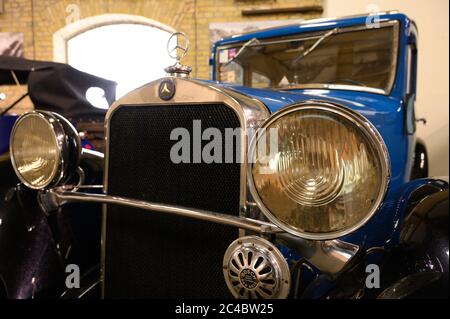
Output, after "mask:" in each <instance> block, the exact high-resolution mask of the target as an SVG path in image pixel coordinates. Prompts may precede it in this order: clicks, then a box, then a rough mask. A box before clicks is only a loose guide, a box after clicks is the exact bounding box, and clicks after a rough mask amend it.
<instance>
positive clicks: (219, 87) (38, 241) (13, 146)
mask: <svg viewBox="0 0 450 319" xmlns="http://www.w3.org/2000/svg"><path fill="white" fill-rule="evenodd" d="M372 18H373V17H367V16H359V17H351V18H343V19H335V20H317V21H312V22H305V23H303V24H300V25H294V26H288V27H280V28H275V29H270V30H264V31H258V32H253V33H249V34H244V35H237V36H233V37H230V38H227V39H224V40H221V41H219V42H217V43H216V44H215V45H214V47H213V55H212V60H211V62H212V69H213V72H212V74H213V80H212V81H211V80H210V81H201V80H195V79H192V78H190V72H191V68H190V67H188V66H185V65H182V64H181V62H180V59H181V58H182V57H183V56H184V54H185V53H186V51H187V48H188V41H186V37H185V36H184V35H183V34H179V33H177V34H174V35H173V37H172V38H171V41H169V44H168V51H169V54H172V55H173V56H174V57H175V58H176V59H177V61H176V63H175V64H174V65H173V66H171V67H168V68H167V69H166V71H167V73H168V74H167V77H165V78H162V79H159V80H157V81H154V82H151V83H149V84H147V85H144V86H142V87H140V88H138V89H136V90H134V91H132V92H130V93H129V94H127V95H125V96H124V97H122V98H121V99H119V100H118V101H116V102H115V103H114V104H113V105H112V106H111V107H110V109H109V111H108V113H107V116H106V118H105V129H106V151H105V154H104V155H102V154H98V153H96V154H93V153H88V154H87V153H83V151H82V148H81V146H80V141H79V137H78V134H77V132H76V130H75V129H74V127H73V126H71V125H70V123H68V121H67V120H65V119H64V118H63V117H62V116H60V115H58V114H56V113H51V112H42V111H38V112H31V113H28V114H25V115H23V116H22V117H21V118H20V119H19V120H18V121H17V122H16V124H15V126H14V129H13V132H12V135H11V143H10V154H11V161H12V163H13V166H14V170H15V172H16V174H17V176H18V178H19V179H20V180H21V182H22V184H21V185H19V186H17V187H16V188H14V189H11V190H10V191H9V192H8V194H7V197H6V199H5V201H4V202H3V203H2V204H1V206H0V218H1V219H0V221H2V222H1V223H0V278H1V280H0V283H3V284H0V291H2V290H3V291H4V295H5V296H8V297H11V298H21V297H41V296H62V297H64V298H72V297H87V296H94V297H95V296H101V297H103V298H230V297H234V298H250V299H259V298H262V299H266V298H267V299H269V298H364V297H366V298H375V297H378V298H406V297H447V296H448V258H449V257H448V178H428V177H426V175H427V171H426V169H425V167H426V165H427V163H426V152H425V151H424V148H423V147H419V148H418V147H417V146H416V145H421V144H417V143H418V142H417V139H416V138H415V135H414V128H415V117H414V101H415V98H414V97H415V90H416V85H415V83H416V70H417V67H416V64H417V63H416V59H417V29H416V26H415V24H414V23H413V22H412V21H411V20H410V19H409V18H408V17H406V16H405V15H403V14H398V13H383V14H380V15H378V16H376V19H377V20H376V24H375V25H374V24H373V21H374V20H373V19H372ZM368 21H371V23H368ZM175 38H177V41H174V39H175ZM415 149H419V150H420V151H419V152H417V154H418V155H416V152H415ZM94 163H97V164H96V165H94ZM88 167H90V169H87V168H88ZM92 174H94V175H95V174H97V175H100V174H103V184H102V185H96V184H92V183H86V182H85V181H86V180H87V178H88V176H90V175H92ZM417 177H421V178H417ZM100 204H101V205H102V209H103V214H102V222H101V248H99V249H101V258H100V260H98V264H99V265H100V266H99V268H95V267H94V268H92V267H91V268H89V267H88V266H87V265H92V264H93V263H92V259H91V258H96V257H95V256H96V255H95V252H93V250H92V247H90V248H89V249H90V250H89V253H87V252H86V253H84V252H83V249H80V247H85V249H87V248H86V247H87V246H89V245H86V243H87V242H89V241H88V240H87V239H86V237H83V236H78V237H75V236H72V234H71V232H70V231H67V229H68V228H70V227H78V228H86V234H88V233H89V234H91V231H92V232H93V233H95V230H90V231H88V229H87V228H92V227H91V225H90V224H86V223H84V224H82V223H79V222H77V221H78V219H77V218H81V217H83V218H84V220H85V221H86V220H89V218H90V217H91V216H93V215H92V214H93V213H94V212H95V211H96V210H100V208H101V207H100ZM67 210H70V211H71V214H70V216H71V219H70V220H67V218H66V219H63V218H62V217H61V216H66V211H67ZM94 224H95V223H94ZM12 228H15V229H16V230H18V231H20V232H22V233H23V238H25V239H26V241H24V242H20V241H17V240H14V239H13V240H11V239H10V238H9V236H11V234H12V231H11V230H10V229H12ZM86 236H88V235H86ZM92 240H93V246H94V248H95V249H97V247H96V245H97V244H96V243H97V242H95V239H92ZM80 242H83V243H84V245H80V244H79V243H80ZM74 249H76V251H77V252H78V253H77V254H75V255H73V253H72V252H73V250H74ZM67 256H69V257H67ZM69 264H76V265H77V266H79V268H80V271H81V273H82V274H84V275H83V278H82V279H81V284H80V287H79V288H77V287H75V288H74V287H73V285H72V286H71V285H68V287H69V288H71V289H65V283H67V282H66V281H67V280H66V281H65V279H66V276H67V275H68V274H67V273H65V270H66V266H67V265H69ZM72 266H73V265H72ZM70 269H73V267H72V268H70ZM70 275H73V274H72V273H70ZM71 278H73V277H71Z"/></svg>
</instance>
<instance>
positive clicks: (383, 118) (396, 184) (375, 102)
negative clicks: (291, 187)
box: [211, 13, 429, 247]
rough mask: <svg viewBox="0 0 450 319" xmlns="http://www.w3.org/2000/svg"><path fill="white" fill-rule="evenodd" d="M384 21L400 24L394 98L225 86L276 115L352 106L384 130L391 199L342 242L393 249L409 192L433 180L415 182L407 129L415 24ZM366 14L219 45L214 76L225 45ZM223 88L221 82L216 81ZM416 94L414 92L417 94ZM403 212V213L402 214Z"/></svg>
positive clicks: (349, 22) (360, 21) (359, 21)
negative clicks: (318, 106)
mask: <svg viewBox="0 0 450 319" xmlns="http://www.w3.org/2000/svg"><path fill="white" fill-rule="evenodd" d="M378 19H379V21H380V22H385V21H392V20H396V21H399V25H400V27H399V48H398V49H399V54H398V61H397V72H396V78H395V83H394V85H393V87H392V90H391V92H389V95H383V94H376V93H366V92H361V91H349V90H335V89H333V90H330V89H296V90H289V91H287V90H274V89H256V88H249V87H244V86H237V85H232V84H225V83H220V85H223V86H225V87H227V88H229V89H232V90H235V91H239V92H241V93H243V94H246V95H248V96H251V97H253V98H255V99H258V100H260V101H261V102H263V103H264V104H265V105H266V106H267V107H268V109H269V110H270V111H271V112H276V111H278V110H280V109H282V108H284V107H286V106H288V105H290V104H293V103H299V102H302V101H307V100H322V101H326V102H332V103H337V104H340V105H343V106H345V107H348V108H351V109H353V110H355V111H357V112H359V113H361V114H362V115H364V116H365V117H366V118H367V119H368V120H369V121H370V122H371V123H372V124H373V125H374V126H375V127H376V128H377V129H378V131H379V132H380V134H381V136H382V137H383V139H384V141H385V143H386V146H387V148H388V151H389V155H390V160H391V182H390V187H389V190H388V193H387V196H386V200H385V202H384V204H383V205H382V207H381V208H380V209H379V212H378V213H377V214H375V216H374V217H373V218H372V219H371V220H370V221H369V222H368V223H367V224H366V225H365V226H364V227H363V228H361V229H360V230H358V231H357V232H355V233H353V234H351V235H349V236H346V237H345V238H343V239H344V240H347V241H349V242H353V243H356V244H359V245H363V246H365V247H373V246H390V245H395V244H396V243H397V242H398V236H396V234H398V229H399V227H400V226H401V221H402V220H403V210H404V207H403V206H402V203H403V202H404V201H405V198H408V196H409V195H408V194H410V193H411V192H413V190H414V189H416V188H417V187H419V186H420V185H421V183H422V184H423V183H427V182H429V181H426V180H422V181H413V182H409V180H410V173H411V168H412V164H413V162H412V160H413V151H414V146H415V137H414V136H413V135H407V134H406V130H405V115H406V112H405V102H404V101H405V97H406V88H407V63H408V57H407V47H408V43H409V41H410V39H411V38H412V37H413V38H416V37H417V34H416V32H417V30H416V28H415V25H414V23H413V22H412V21H411V20H410V19H409V18H408V17H407V16H406V15H404V14H400V13H388V14H382V15H380V16H379V17H378ZM366 21H367V16H360V17H351V18H342V19H336V20H319V21H317V20H316V21H311V22H306V23H302V24H296V25H290V26H283V27H278V28H272V29H267V30H261V31H255V32H252V33H247V34H244V35H236V36H232V37H229V38H226V39H223V40H220V41H218V42H216V43H215V44H214V46H213V50H212V60H211V65H212V78H213V79H214V78H215V65H214V61H215V53H216V49H217V48H218V47H220V46H223V45H229V44H236V43H243V42H246V41H248V40H250V39H252V38H257V39H260V40H261V39H268V38H271V39H273V38H276V37H282V36H288V35H295V34H302V33H306V32H316V31H324V30H330V29H334V28H336V27H339V28H345V27H351V26H357V25H364V24H365V23H366ZM215 83H216V84H219V83H218V82H215ZM414 93H415V92H414ZM402 208H403V210H402Z"/></svg>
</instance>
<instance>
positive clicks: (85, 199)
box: [39, 187, 359, 275]
mask: <svg viewBox="0 0 450 319" xmlns="http://www.w3.org/2000/svg"><path fill="white" fill-rule="evenodd" d="M80 188H84V187H80ZM39 202H40V205H41V207H42V209H43V210H44V212H46V213H51V212H55V211H57V209H58V208H59V207H61V206H63V205H65V204H68V203H104V204H112V205H122V206H128V207H134V208H139V209H142V210H144V211H145V212H161V213H167V214H174V215H179V216H186V217H189V218H195V219H201V220H206V221H209V222H213V223H220V224H225V225H230V226H233V227H237V228H240V229H245V230H248V231H253V232H256V233H258V234H261V235H268V234H271V235H274V236H275V240H276V241H277V242H280V243H282V244H284V245H286V246H288V247H290V248H292V249H294V250H295V251H296V252H297V253H299V254H300V255H302V256H304V257H305V258H306V259H307V260H308V261H310V262H311V264H313V265H314V266H315V267H317V268H318V269H319V270H321V271H323V272H324V273H326V274H329V275H336V274H338V273H339V272H340V271H342V269H343V268H344V267H345V265H346V264H347V263H348V262H349V261H350V260H351V259H352V258H353V257H354V256H355V255H356V253H357V252H358V250H359V247H358V246H356V245H353V244H349V243H346V242H343V241H340V240H332V241H309V240H305V239H302V238H299V237H296V236H293V235H291V234H288V233H285V232H283V231H282V230H281V229H279V228H278V227H277V226H276V225H274V224H271V223H267V222H263V221H260V220H255V219H250V218H245V217H235V216H232V215H224V214H218V213H215V212H209V211H203V210H196V209H190V208H184V207H179V206H172V205H164V204H160V203H150V202H145V201H139V200H134V199H129V198H123V197H117V196H108V195H98V194H89V193H82V192H72V191H66V190H64V189H63V188H61V189H53V190H49V191H42V192H41V193H39ZM143 213H144V212H143ZM105 214H106V211H104V215H105ZM102 249H104V248H102Z"/></svg>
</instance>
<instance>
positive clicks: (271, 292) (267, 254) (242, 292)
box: [223, 236, 291, 299]
mask: <svg viewBox="0 0 450 319" xmlns="http://www.w3.org/2000/svg"><path fill="white" fill-rule="evenodd" d="M223 275H224V278H225V282H226V283H227V286H228V289H229V290H230V292H231V293H232V294H233V296H234V297H235V298H238V299H249V298H250V299H283V298H287V296H288V295H289V289H290V285H291V274H290V272H289V266H288V264H287V262H286V260H285V259H284V257H283V255H282V254H281V252H280V251H279V250H278V249H277V248H276V247H275V246H274V245H273V244H272V243H271V242H269V241H267V240H265V239H263V238H260V237H257V236H248V237H242V238H239V239H237V240H235V241H234V242H233V243H232V244H231V245H230V246H229V247H228V249H227V250H226V252H225V255H224V257H223Z"/></svg>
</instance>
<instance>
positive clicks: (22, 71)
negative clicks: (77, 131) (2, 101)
mask: <svg viewBox="0 0 450 319" xmlns="http://www.w3.org/2000/svg"><path fill="white" fill-rule="evenodd" d="M13 74H14V75H13ZM14 76H15V77H16V79H17V81H18V82H19V83H20V84H28V94H29V96H30V98H31V101H32V102H33V104H34V106H35V108H36V109H39V110H46V111H53V112H58V113H60V114H61V115H63V116H65V117H68V118H71V119H75V120H76V119H80V118H92V117H93V118H98V117H104V116H105V114H106V111H107V110H105V109H99V108H96V107H94V106H92V104H91V103H90V102H89V101H88V100H87V99H86V92H87V90H88V89H89V88H93V87H94V88H101V89H102V90H103V91H104V92H105V98H106V100H107V101H108V105H111V104H112V103H113V102H114V101H115V93H116V86H117V83H116V82H114V81H110V80H106V79H103V78H100V77H97V76H94V75H91V74H88V73H85V72H81V71H79V70H77V69H75V68H73V67H71V66H70V65H67V64H63V63H55V62H45V61H34V60H27V59H22V58H16V57H9V56H0V85H11V84H16V79H15V78H14Z"/></svg>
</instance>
